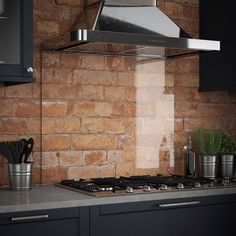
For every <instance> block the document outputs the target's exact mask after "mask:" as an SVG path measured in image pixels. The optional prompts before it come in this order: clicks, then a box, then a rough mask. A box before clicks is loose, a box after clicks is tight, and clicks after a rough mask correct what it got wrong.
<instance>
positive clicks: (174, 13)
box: [160, 2, 183, 17]
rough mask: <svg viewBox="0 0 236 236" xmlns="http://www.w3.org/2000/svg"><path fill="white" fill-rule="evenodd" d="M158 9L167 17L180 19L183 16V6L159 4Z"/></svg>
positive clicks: (172, 3)
mask: <svg viewBox="0 0 236 236" xmlns="http://www.w3.org/2000/svg"><path fill="white" fill-rule="evenodd" d="M160 8H161V9H162V10H163V11H164V12H165V13H166V14H167V15H168V16H169V17H182V16H183V5H182V4H179V3H175V2H163V3H162V2H161V4H160Z"/></svg>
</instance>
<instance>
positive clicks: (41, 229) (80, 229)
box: [0, 207, 89, 236]
mask: <svg viewBox="0 0 236 236" xmlns="http://www.w3.org/2000/svg"><path fill="white" fill-rule="evenodd" d="M88 213H89V210H88V208H86V207H81V208H66V209H55V210H41V211H33V212H19V213H8V214H1V215H0V232H1V235H4V236H13V235H24V236H32V235H34V236H41V235H44V236H52V235H57V236H65V235H70V236H80V235H81V236H88V235H89V226H88V225H89V216H88Z"/></svg>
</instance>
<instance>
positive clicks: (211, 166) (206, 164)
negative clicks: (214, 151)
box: [200, 155, 219, 179]
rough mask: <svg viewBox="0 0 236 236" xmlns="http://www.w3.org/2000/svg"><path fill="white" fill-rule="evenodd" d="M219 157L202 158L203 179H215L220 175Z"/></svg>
mask: <svg viewBox="0 0 236 236" xmlns="http://www.w3.org/2000/svg"><path fill="white" fill-rule="evenodd" d="M218 159H219V157H218V156H217V155H215V156H200V168H201V177H204V178H208V179H215V178H216V177H217V174H218V162H219V160H218Z"/></svg>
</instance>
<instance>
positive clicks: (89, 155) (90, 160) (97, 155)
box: [83, 150, 106, 165]
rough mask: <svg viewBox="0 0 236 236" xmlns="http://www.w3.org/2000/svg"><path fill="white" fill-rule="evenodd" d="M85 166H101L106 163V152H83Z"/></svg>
mask: <svg viewBox="0 0 236 236" xmlns="http://www.w3.org/2000/svg"><path fill="white" fill-rule="evenodd" d="M83 155H84V160H85V164H86V165H101V164H105V163H106V151H104V150H100V151H85V152H83Z"/></svg>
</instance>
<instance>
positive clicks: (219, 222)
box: [0, 194, 236, 236]
mask: <svg viewBox="0 0 236 236" xmlns="http://www.w3.org/2000/svg"><path fill="white" fill-rule="evenodd" d="M235 212H236V194H232V195H222V196H211V197H194V198H193V197H192V198H186V199H184V198H183V199H171V200H155V201H153V200H152V201H139V202H130V203H118V204H107V205H99V206H98V205H96V206H90V207H89V206H88V207H74V208H62V209H51V210H38V211H30V212H17V213H5V214H0V235H4V236H13V235H24V236H31V235H33V236H41V235H44V236H51V235H57V236H65V235H68V236H157V235H161V236H171V235H175V236H183V235H191V236H199V235H204V236H205V235H207V236H222V235H227V236H235V235H236V227H235V223H234V221H235Z"/></svg>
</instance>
